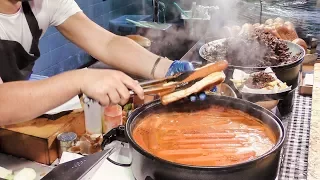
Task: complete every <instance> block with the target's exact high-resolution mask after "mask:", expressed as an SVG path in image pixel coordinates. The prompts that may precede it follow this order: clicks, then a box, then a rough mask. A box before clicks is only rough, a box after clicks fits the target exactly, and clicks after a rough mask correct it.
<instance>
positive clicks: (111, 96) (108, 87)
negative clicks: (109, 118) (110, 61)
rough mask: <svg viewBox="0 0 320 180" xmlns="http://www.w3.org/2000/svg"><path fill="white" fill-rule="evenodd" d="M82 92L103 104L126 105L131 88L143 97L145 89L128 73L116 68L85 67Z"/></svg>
mask: <svg viewBox="0 0 320 180" xmlns="http://www.w3.org/2000/svg"><path fill="white" fill-rule="evenodd" d="M83 71H84V74H83V75H84V76H83V83H82V85H81V86H80V89H81V92H82V93H84V94H86V95H87V96H89V97H91V98H93V99H95V100H96V101H99V103H100V104H101V105H102V106H108V105H109V104H121V105H124V104H125V103H127V102H128V100H129V98H130V93H129V89H130V90H133V91H134V92H135V93H136V94H137V95H138V96H139V98H140V99H143V98H144V97H143V96H144V94H143V89H142V88H141V86H140V85H139V83H138V82H137V81H135V80H133V79H132V78H130V77H129V76H127V75H126V74H124V73H122V72H120V71H114V70H93V69H85V70H83Z"/></svg>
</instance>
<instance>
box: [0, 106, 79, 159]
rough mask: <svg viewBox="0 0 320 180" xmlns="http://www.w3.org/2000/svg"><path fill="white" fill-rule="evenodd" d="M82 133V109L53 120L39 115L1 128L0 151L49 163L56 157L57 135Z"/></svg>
mask: <svg viewBox="0 0 320 180" xmlns="http://www.w3.org/2000/svg"><path fill="white" fill-rule="evenodd" d="M70 131H71V132H75V133H76V134H77V135H78V137H79V136H81V135H82V134H84V133H85V121H84V113H83V112H79V111H78V112H73V113H71V114H68V115H66V116H63V117H61V118H59V119H56V120H49V119H46V118H38V119H34V120H32V121H28V122H25V123H21V124H17V125H10V126H6V127H2V128H0V151H1V152H3V153H6V154H10V155H14V156H17V157H21V158H26V159H28V160H32V161H36V162H39V163H42V164H47V165H50V164H51V163H53V162H54V161H55V160H56V159H57V158H58V154H59V153H58V152H59V145H58V144H59V143H58V141H57V139H56V137H57V135H58V134H60V133H62V132H70Z"/></svg>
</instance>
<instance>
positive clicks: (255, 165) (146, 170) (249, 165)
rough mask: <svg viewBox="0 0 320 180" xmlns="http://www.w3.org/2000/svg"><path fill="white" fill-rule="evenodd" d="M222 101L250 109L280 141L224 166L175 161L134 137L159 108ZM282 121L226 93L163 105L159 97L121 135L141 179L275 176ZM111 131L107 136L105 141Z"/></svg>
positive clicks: (194, 106) (176, 108)
mask: <svg viewBox="0 0 320 180" xmlns="http://www.w3.org/2000/svg"><path fill="white" fill-rule="evenodd" d="M211 105H220V106H224V107H230V108H234V109H238V110H241V111H243V112H246V113H248V114H250V115H252V116H254V117H256V118H258V119H260V120H261V121H263V122H264V123H265V124H266V125H268V126H269V127H270V128H271V129H272V130H273V132H274V133H275V135H276V137H277V143H276V145H275V146H274V147H273V148H272V150H270V151H269V152H267V153H265V154H264V155H263V156H260V157H258V158H256V159H254V160H251V161H248V162H245V163H241V164H237V165H232V166H224V167H199V166H188V165H182V164H177V163H172V162H169V161H166V160H163V159H160V158H158V157H155V156H153V155H152V154H150V153H148V152H147V151H145V150H143V149H142V148H141V147H140V146H139V145H138V144H137V143H136V142H135V141H134V139H133V137H132V132H133V130H134V128H135V127H136V125H137V123H139V122H140V121H141V120H143V117H145V116H146V115H148V114H150V113H155V112H162V111H164V112H168V111H186V109H189V110H193V111H194V110H197V109H203V108H208V107H210V106H211ZM284 131H285V130H284V127H283V124H282V123H281V121H280V120H279V119H278V117H276V116H275V115H274V114H272V113H271V112H270V111H268V110H266V109H264V108H262V107H260V106H258V105H255V104H253V103H251V102H248V101H245V100H241V99H235V98H231V97H226V96H209V97H208V98H207V99H206V100H205V101H204V102H196V103H192V102H189V101H186V102H182V101H179V102H176V103H173V104H170V105H167V106H163V105H162V104H161V103H160V101H159V100H157V101H153V102H151V103H149V104H146V105H143V106H141V107H140V108H138V109H136V110H135V111H134V112H133V113H132V114H131V115H130V116H129V118H128V121H127V124H126V127H125V128H124V129H123V132H122V133H121V132H120V133H118V136H119V135H121V134H122V135H125V136H126V141H127V142H128V143H129V147H130V152H131V155H132V163H131V169H132V172H133V175H134V177H135V178H136V179H137V180H147V179H150V180H212V179H215V180H234V179H239V180H251V179H252V180H257V179H260V180H272V179H275V178H276V176H277V170H278V165H279V159H280V152H281V147H282V145H283V142H284V139H285V132H284ZM106 142H110V134H109V135H105V136H104V143H103V144H104V145H105V143H106Z"/></svg>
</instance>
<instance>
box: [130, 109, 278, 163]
mask: <svg viewBox="0 0 320 180" xmlns="http://www.w3.org/2000/svg"><path fill="white" fill-rule="evenodd" d="M133 138H134V140H135V141H136V142H137V143H138V144H139V146H140V147H142V148H143V149H144V150H146V151H148V152H149V153H151V154H153V155H155V156H158V157H159V158H162V159H165V160H168V161H171V162H176V163H180V164H186V165H196V166H226V165H232V164H238V163H241V162H244V161H247V160H250V159H253V158H255V157H257V156H260V155H262V154H264V153H266V152H267V151H269V150H270V149H272V147H273V146H274V145H275V143H276V137H275V135H274V134H273V132H272V131H271V129H269V128H268V127H267V126H266V125H264V124H263V123H262V122H261V121H260V120H258V119H257V118H254V117H252V116H250V115H248V114H246V113H244V112H241V111H239V110H234V109H230V108H223V107H219V106H212V107H210V108H208V109H205V110H199V111H196V112H166V113H155V114H151V115H148V116H146V117H145V118H144V119H143V120H141V121H140V122H139V123H138V124H137V126H136V127H135V129H134V131H133Z"/></svg>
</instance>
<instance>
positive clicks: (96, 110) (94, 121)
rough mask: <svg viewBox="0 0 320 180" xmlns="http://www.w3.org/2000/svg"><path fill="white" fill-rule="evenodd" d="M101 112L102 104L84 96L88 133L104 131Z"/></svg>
mask: <svg viewBox="0 0 320 180" xmlns="http://www.w3.org/2000/svg"><path fill="white" fill-rule="evenodd" d="M101 114H102V107H101V105H100V104H99V103H98V102H96V101H94V100H92V99H90V98H88V97H87V96H84V116H85V126H86V133H87V134H101V133H102V122H101Z"/></svg>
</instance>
